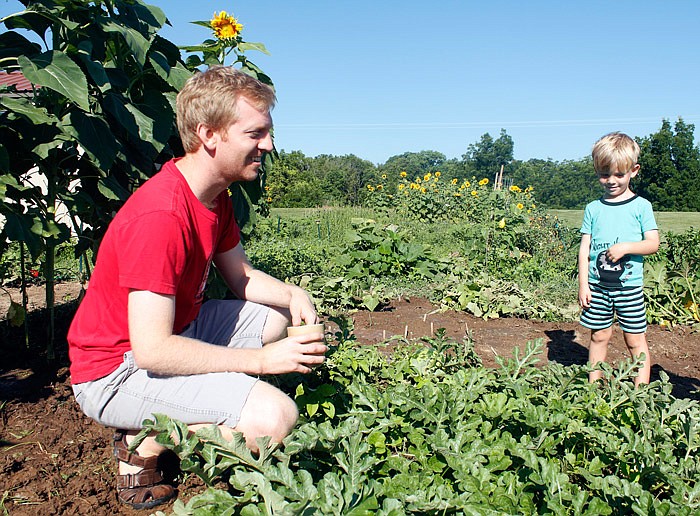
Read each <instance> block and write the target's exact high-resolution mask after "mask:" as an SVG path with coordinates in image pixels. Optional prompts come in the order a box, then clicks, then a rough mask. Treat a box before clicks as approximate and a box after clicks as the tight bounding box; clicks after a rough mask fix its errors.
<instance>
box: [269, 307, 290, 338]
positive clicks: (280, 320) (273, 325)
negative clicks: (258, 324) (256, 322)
mask: <svg viewBox="0 0 700 516" xmlns="http://www.w3.org/2000/svg"><path fill="white" fill-rule="evenodd" d="M291 320H292V318H291V315H290V314H289V310H285V309H283V308H273V307H270V312H269V313H268V315H267V321H265V328H264V329H263V335H262V337H263V343H264V344H267V343H269V342H276V341H278V340H281V339H283V338H285V337H286V336H287V326H289V325H290V324H291Z"/></svg>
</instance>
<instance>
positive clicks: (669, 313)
mask: <svg viewBox="0 0 700 516" xmlns="http://www.w3.org/2000/svg"><path fill="white" fill-rule="evenodd" d="M644 286H645V298H646V300H647V305H648V306H647V319H648V320H649V322H652V323H656V324H661V325H664V326H675V325H677V324H682V325H686V326H691V327H693V328H694V329H696V330H700V231H698V230H696V229H693V228H691V229H688V230H687V231H686V232H685V233H681V234H676V233H673V232H669V233H668V234H667V235H666V243H665V245H663V246H662V247H661V248H660V250H659V252H658V253H657V254H656V255H655V256H652V257H651V258H650V259H648V260H647V262H646V264H645V271H644Z"/></svg>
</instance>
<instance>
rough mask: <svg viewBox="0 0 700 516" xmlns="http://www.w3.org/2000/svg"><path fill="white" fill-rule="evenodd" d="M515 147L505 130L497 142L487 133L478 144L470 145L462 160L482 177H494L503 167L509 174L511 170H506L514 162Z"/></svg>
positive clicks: (502, 130)
mask: <svg viewBox="0 0 700 516" xmlns="http://www.w3.org/2000/svg"><path fill="white" fill-rule="evenodd" d="M513 146H514V143H513V138H511V137H510V136H509V135H508V133H506V131H505V129H501V134H500V136H499V137H498V138H496V139H495V140H494V139H493V137H492V136H491V135H490V134H489V133H485V134H484V135H482V137H481V139H480V140H479V141H478V142H477V143H472V144H470V145H469V147H468V148H467V152H466V154H464V155H463V156H462V159H463V160H464V161H465V162H466V163H467V166H468V167H469V168H470V169H471V170H472V171H473V172H474V173H475V174H477V175H480V176H485V177H493V176H494V175H495V174H496V173H497V172H499V171H500V170H501V167H504V172H505V173H506V174H508V173H509V170H505V169H506V167H508V165H510V163H511V162H512V161H513ZM508 168H509V167H508Z"/></svg>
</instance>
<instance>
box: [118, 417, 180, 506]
mask: <svg viewBox="0 0 700 516" xmlns="http://www.w3.org/2000/svg"><path fill="white" fill-rule="evenodd" d="M114 456H115V457H116V458H117V465H118V464H119V461H121V462H126V463H127V464H129V465H131V466H137V467H140V468H143V469H142V470H141V471H139V472H138V473H131V474H127V475H117V498H119V501H120V502H123V503H125V504H127V505H130V506H131V507H133V508H134V509H150V508H152V507H155V506H156V505H160V504H162V503H165V502H167V501H168V500H170V499H171V498H173V497H175V496H176V495H177V491H176V490H175V488H174V487H173V486H171V485H169V484H165V483H163V475H162V474H161V472H160V471H159V470H158V456H153V457H141V456H140V455H139V454H138V453H136V452H130V451H129V449H128V446H127V444H126V433H125V432H124V431H121V430H117V431H116V432H115V434H114Z"/></svg>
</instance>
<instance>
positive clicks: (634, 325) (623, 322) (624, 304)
mask: <svg viewBox="0 0 700 516" xmlns="http://www.w3.org/2000/svg"><path fill="white" fill-rule="evenodd" d="M590 287H591V305H590V307H589V308H587V309H585V310H583V311H582V312H581V325H582V326H585V327H586V328H590V329H591V330H602V329H605V328H609V327H610V326H612V324H613V322H614V320H615V316H617V322H618V323H619V324H620V328H621V329H622V331H624V332H625V333H644V332H645V331H646V330H647V313H646V306H645V304H644V292H643V291H642V287H641V286H639V287H634V288H630V289H625V290H607V289H605V288H601V287H599V286H598V285H593V284H591V285H590Z"/></svg>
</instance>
